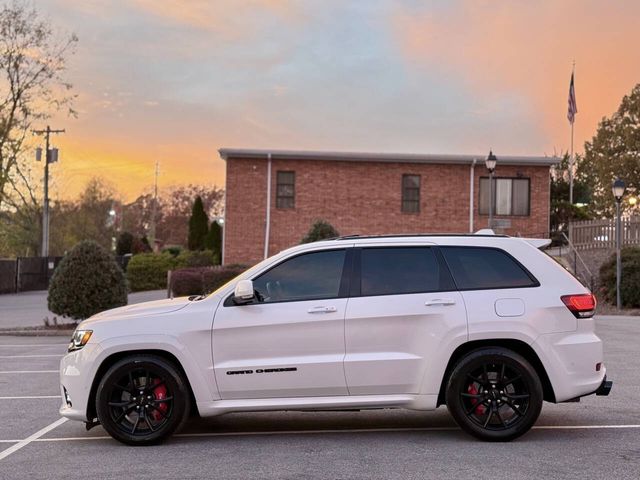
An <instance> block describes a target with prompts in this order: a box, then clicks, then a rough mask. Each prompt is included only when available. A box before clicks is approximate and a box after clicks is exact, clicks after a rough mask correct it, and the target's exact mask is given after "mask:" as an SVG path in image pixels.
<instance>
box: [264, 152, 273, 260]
mask: <svg viewBox="0 0 640 480" xmlns="http://www.w3.org/2000/svg"><path fill="white" fill-rule="evenodd" d="M270 230H271V154H270V153H268V154H267V214H266V216H265V227H264V258H265V259H266V258H267V257H268V256H269V231H270Z"/></svg>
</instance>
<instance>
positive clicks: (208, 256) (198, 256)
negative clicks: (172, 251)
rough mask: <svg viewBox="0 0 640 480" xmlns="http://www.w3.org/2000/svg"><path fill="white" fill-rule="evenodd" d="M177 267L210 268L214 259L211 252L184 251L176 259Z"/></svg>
mask: <svg viewBox="0 0 640 480" xmlns="http://www.w3.org/2000/svg"><path fill="white" fill-rule="evenodd" d="M176 260H177V261H178V263H177V265H176V266H177V267H211V266H213V265H214V263H215V258H214V255H213V252H212V251H211V250H200V251H195V252H191V251H188V250H187V251H184V252H181V253H180V255H178V256H177V257H176Z"/></svg>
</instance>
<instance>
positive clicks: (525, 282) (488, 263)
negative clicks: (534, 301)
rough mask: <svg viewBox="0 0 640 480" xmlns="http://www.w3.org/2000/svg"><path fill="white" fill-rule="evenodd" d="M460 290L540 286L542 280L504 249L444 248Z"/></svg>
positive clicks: (443, 250)
mask: <svg viewBox="0 0 640 480" xmlns="http://www.w3.org/2000/svg"><path fill="white" fill-rule="evenodd" d="M440 250H441V252H442V254H443V255H444V258H445V260H446V262H447V265H448V266H449V269H450V270H451V274H452V275H453V279H454V281H455V282H456V285H457V287H458V289H459V290H485V289H495V288H523V287H537V286H539V285H540V283H539V282H538V281H537V280H536V279H535V278H534V277H533V275H531V273H529V272H528V271H527V270H526V269H525V268H524V267H523V266H522V265H521V264H520V263H519V262H518V261H517V260H516V259H514V258H513V257H512V256H511V255H509V254H508V253H507V252H505V251H504V250H501V249H499V248H490V247H440Z"/></svg>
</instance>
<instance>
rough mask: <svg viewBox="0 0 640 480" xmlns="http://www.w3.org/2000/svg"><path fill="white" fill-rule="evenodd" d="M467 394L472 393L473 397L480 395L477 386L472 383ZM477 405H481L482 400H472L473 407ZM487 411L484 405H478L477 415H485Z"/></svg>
mask: <svg viewBox="0 0 640 480" xmlns="http://www.w3.org/2000/svg"><path fill="white" fill-rule="evenodd" d="M467 393H470V394H471V395H478V393H479V392H478V389H477V388H476V384H475V383H472V384H471V385H469V388H468V389H467ZM476 403H480V400H478V399H477V398H472V399H471V405H475V404H476ZM486 411H487V407H485V406H484V405H478V406H477V407H476V415H484V413H485V412H486Z"/></svg>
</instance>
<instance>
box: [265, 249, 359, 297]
mask: <svg viewBox="0 0 640 480" xmlns="http://www.w3.org/2000/svg"><path fill="white" fill-rule="evenodd" d="M345 255H346V252H345V250H327V251H323V252H313V253H305V254H303V255H298V256H297V257H293V258H291V259H289V260H285V261H284V262H282V263H281V264H279V265H277V266H275V267H274V268H272V269H271V270H269V271H268V272H266V273H264V274H263V275H260V276H259V277H258V278H256V279H255V280H254V281H253V288H254V290H256V292H257V294H258V295H257V296H258V299H259V301H261V302H266V303H270V302H290V301H302V300H315V299H320V298H335V297H338V295H339V291H340V281H341V279H342V269H343V266H344V260H345Z"/></svg>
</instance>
